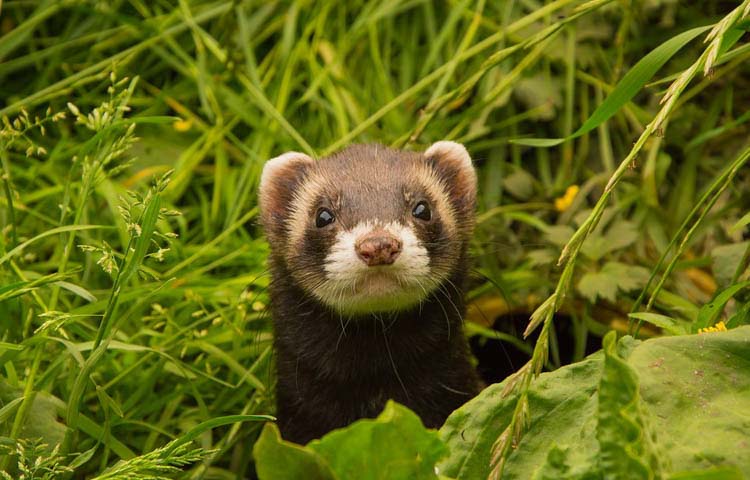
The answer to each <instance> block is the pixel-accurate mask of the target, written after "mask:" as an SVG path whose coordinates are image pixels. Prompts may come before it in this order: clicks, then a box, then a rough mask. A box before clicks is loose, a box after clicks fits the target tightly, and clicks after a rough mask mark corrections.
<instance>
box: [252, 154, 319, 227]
mask: <svg viewBox="0 0 750 480" xmlns="http://www.w3.org/2000/svg"><path fill="white" fill-rule="evenodd" d="M313 162H314V160H313V159H312V158H310V157H309V156H308V155H305V154H304V153H299V152H287V153H285V154H283V155H279V156H278V157H276V158H272V159H271V160H269V161H267V162H266V164H265V165H264V166H263V173H261V175H260V185H259V186H258V196H259V200H260V201H259V204H260V214H261V222H262V223H263V226H264V227H265V229H266V234H267V235H269V237H276V236H277V235H280V234H281V231H282V230H283V229H282V228H281V226H282V225H283V224H284V222H285V219H286V216H287V215H288V213H289V211H290V209H291V207H292V200H293V198H294V192H295V190H296V189H297V187H298V186H299V184H300V183H301V182H302V180H303V179H304V177H305V174H306V173H307V170H308V168H309V167H310V166H311V165H312V164H313Z"/></svg>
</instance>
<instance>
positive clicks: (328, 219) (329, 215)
mask: <svg viewBox="0 0 750 480" xmlns="http://www.w3.org/2000/svg"><path fill="white" fill-rule="evenodd" d="M334 220H336V217H334V216H333V212H331V211H330V210H328V209H327V208H321V209H319V210H318V213H317V215H316V216H315V226H316V227H318V228H323V227H325V226H326V225H330V224H332V223H333V221H334Z"/></svg>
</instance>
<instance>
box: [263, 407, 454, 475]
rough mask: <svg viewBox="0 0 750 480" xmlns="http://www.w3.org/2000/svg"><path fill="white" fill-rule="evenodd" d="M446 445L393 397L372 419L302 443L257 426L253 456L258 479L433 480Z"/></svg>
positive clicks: (269, 426) (274, 427) (445, 450)
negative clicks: (282, 437) (300, 444)
mask: <svg viewBox="0 0 750 480" xmlns="http://www.w3.org/2000/svg"><path fill="white" fill-rule="evenodd" d="M446 453H447V449H446V448H445V446H444V445H443V443H442V442H441V441H440V439H439V438H438V436H437V432H434V431H431V430H426V429H425V428H424V426H422V422H421V421H420V420H419V417H417V415H416V414H415V413H414V412H412V411H410V410H409V409H407V408H406V407H404V406H402V405H399V404H397V403H395V402H393V401H389V402H388V403H387V404H386V407H385V409H384V410H383V413H381V414H380V415H379V416H378V418H376V419H374V420H359V421H357V422H355V423H353V424H352V425H350V426H349V427H347V428H344V429H341V430H336V431H333V432H331V433H329V434H327V435H325V436H324V437H323V438H321V439H320V440H313V441H312V442H310V443H309V444H308V445H307V446H305V447H302V446H299V445H295V444H293V443H290V442H286V441H283V440H282V439H281V438H280V436H279V431H278V429H277V428H276V426H275V425H273V424H267V425H266V427H265V428H264V429H263V432H262V433H261V436H260V438H259V439H258V442H257V443H256V444H255V447H254V449H253V454H254V456H255V460H256V462H257V469H258V476H259V478H260V479H261V480H271V479H274V480H275V479H279V480H283V479H290V480H291V479H296V478H311V479H323V480H333V479H345V478H361V479H363V480H369V479H372V480H376V479H383V480H385V479H394V480H396V479H403V480H407V479H431V478H432V479H436V478H438V477H437V475H436V473H435V464H436V463H437V461H438V460H439V459H440V458H442V457H444V456H445V454H446Z"/></svg>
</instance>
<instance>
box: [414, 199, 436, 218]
mask: <svg viewBox="0 0 750 480" xmlns="http://www.w3.org/2000/svg"><path fill="white" fill-rule="evenodd" d="M411 214H412V215H414V217H415V218H418V219H420V220H424V221H425V222H427V221H429V220H430V219H431V218H432V212H430V206H429V205H427V202H424V201H422V202H419V203H417V205H416V206H415V207H414V210H412V211H411Z"/></svg>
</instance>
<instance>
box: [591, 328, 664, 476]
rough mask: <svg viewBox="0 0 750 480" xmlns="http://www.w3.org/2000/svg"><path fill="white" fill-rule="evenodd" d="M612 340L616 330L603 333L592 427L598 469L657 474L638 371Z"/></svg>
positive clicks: (619, 473)
mask: <svg viewBox="0 0 750 480" xmlns="http://www.w3.org/2000/svg"><path fill="white" fill-rule="evenodd" d="M616 343H617V333H616V332H614V331H612V332H609V333H608V334H607V335H606V336H605V337H604V340H603V351H604V368H603V369H602V376H601V381H600V382H599V392H598V393H599V395H598V396H599V402H598V411H597V419H598V421H597V427H596V439H597V441H598V442H599V458H598V460H599V462H598V463H599V470H600V471H601V473H602V474H603V475H604V478H620V479H633V480H639V479H642V478H654V477H656V478H660V477H661V466H660V464H659V455H658V454H657V452H656V450H655V447H654V445H653V443H652V442H653V440H652V434H651V432H650V431H649V427H648V422H647V419H646V415H645V414H644V411H643V405H642V403H641V399H640V394H639V390H638V374H637V373H636V372H635V370H634V369H633V368H632V367H631V366H630V365H628V364H627V363H626V362H625V360H623V359H622V358H621V357H620V356H619V355H618V353H617V348H616Z"/></svg>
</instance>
